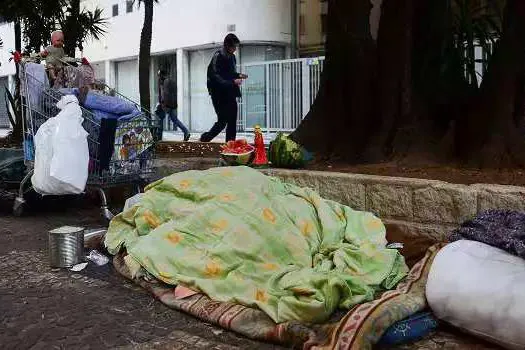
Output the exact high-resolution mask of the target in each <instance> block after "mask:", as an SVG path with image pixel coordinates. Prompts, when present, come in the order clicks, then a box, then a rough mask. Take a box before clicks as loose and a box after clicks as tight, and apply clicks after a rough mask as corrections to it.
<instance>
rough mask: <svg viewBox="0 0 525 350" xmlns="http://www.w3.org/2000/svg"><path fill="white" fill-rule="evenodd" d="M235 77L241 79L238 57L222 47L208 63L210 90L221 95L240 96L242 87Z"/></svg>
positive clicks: (213, 93)
mask: <svg viewBox="0 0 525 350" xmlns="http://www.w3.org/2000/svg"><path fill="white" fill-rule="evenodd" d="M235 79H239V73H237V59H236V58H235V55H233V54H230V53H228V52H227V51H226V49H225V48H222V49H220V50H218V51H217V52H215V53H214V54H213V57H212V59H211V62H210V64H209V65H208V84H207V85H208V92H209V93H210V94H212V95H218V96H221V97H229V98H236V97H240V96H241V89H240V88H239V86H237V85H236V84H235V83H234V82H233V81H234V80H235Z"/></svg>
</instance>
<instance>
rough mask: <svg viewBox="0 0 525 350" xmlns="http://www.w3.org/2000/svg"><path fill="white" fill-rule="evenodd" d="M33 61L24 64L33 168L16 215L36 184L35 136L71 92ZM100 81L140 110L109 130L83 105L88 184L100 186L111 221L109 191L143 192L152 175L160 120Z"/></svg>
mask: <svg viewBox="0 0 525 350" xmlns="http://www.w3.org/2000/svg"><path fill="white" fill-rule="evenodd" d="M31 64H33V65H31ZM34 64H35V62H33V61H31V60H27V61H22V62H21V63H20V80H21V82H20V87H21V88H20V90H21V91H20V94H21V97H22V121H23V122H22V124H23V135H24V140H23V142H24V159H25V160H24V162H25V165H26V167H27V169H28V170H27V174H26V175H25V177H24V178H23V180H22V181H21V183H20V187H19V189H18V196H17V197H16V199H15V202H14V205H13V213H14V215H16V216H20V215H22V213H23V211H24V204H25V203H26V201H25V199H24V195H25V194H26V193H27V192H28V191H29V190H30V189H31V185H30V179H31V177H32V175H33V171H34V154H35V149H34V142H33V140H34V136H35V135H36V132H37V131H38V129H39V127H40V126H41V125H42V124H43V123H44V122H45V121H47V120H48V119H49V118H51V117H54V116H55V115H57V114H58V113H59V109H58V107H57V106H56V104H57V102H58V101H59V100H60V99H61V98H62V96H64V95H65V94H67V93H68V89H55V88H51V87H50V86H49V82H48V80H47V76H46V75H45V72H44V75H42V74H41V72H42V70H41V69H40V68H39V67H36V68H39V69H38V70H37V71H38V72H39V73H38V74H36V73H35V72H34V71H32V70H31V69H29V68H35V65H34ZM95 86H97V87H98V88H99V89H100V90H99V92H100V93H103V94H108V95H111V96H114V97H115V98H118V99H122V100H124V101H125V102H126V103H131V104H133V105H134V106H135V107H136V109H137V112H138V113H137V114H135V115H134V116H133V118H131V119H129V120H117V121H116V122H115V123H116V126H115V125H113V126H112V128H110V129H107V128H106V126H105V125H104V120H101V119H99V118H97V116H96V115H95V113H94V112H92V111H90V110H88V109H86V108H84V107H81V110H82V117H83V118H84V122H83V124H82V126H83V127H84V129H85V130H86V131H87V132H88V147H89V158H90V161H89V175H88V181H87V188H91V189H95V190H97V191H98V194H99V196H100V200H101V204H102V205H101V210H102V215H103V216H104V217H105V218H107V219H108V220H110V219H111V218H112V217H113V214H112V213H111V211H110V210H109V208H108V201H107V196H106V192H105V190H107V189H108V188H110V187H115V186H122V185H126V186H129V185H132V186H134V187H135V189H136V190H137V192H140V191H141V190H142V186H143V185H144V184H145V183H147V182H148V181H149V179H150V177H151V175H153V172H154V164H153V163H154V159H155V143H156V139H157V138H156V135H157V133H158V122H157V121H156V120H153V118H151V113H150V112H149V111H147V110H145V109H143V108H141V107H140V106H139V105H138V104H137V103H135V102H133V101H131V100H130V99H128V98H127V97H125V96H123V95H120V94H119V93H118V92H117V91H115V90H114V89H111V88H110V87H109V86H107V85H106V84H103V83H101V82H96V84H95Z"/></svg>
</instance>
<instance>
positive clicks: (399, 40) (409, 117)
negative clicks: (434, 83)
mask: <svg viewBox="0 0 525 350" xmlns="http://www.w3.org/2000/svg"><path fill="white" fill-rule="evenodd" d="M414 12H415V0H401V1H399V0H397V1H392V0H384V1H383V4H382V13H381V21H380V24H379V32H378V39H377V62H378V77H377V78H378V79H377V82H378V83H377V86H376V91H375V105H376V106H377V109H376V111H375V112H376V114H377V117H376V119H377V122H376V123H375V124H376V126H375V128H374V130H375V132H374V133H372V135H371V136H372V139H371V141H370V143H369V145H368V149H367V151H366V152H367V153H365V158H366V160H367V161H380V160H383V159H385V157H386V156H388V155H389V154H391V153H392V151H393V147H394V145H393V141H394V138H395V136H396V134H397V130H400V129H403V128H405V127H406V126H408V125H411V124H412V122H413V118H414V117H415V116H414V114H413V110H412V105H413V101H412V99H413V92H412V46H413V35H412V26H413V20H414V18H413V17H414Z"/></svg>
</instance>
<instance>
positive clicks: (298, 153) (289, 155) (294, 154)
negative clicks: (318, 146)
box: [269, 132, 306, 169]
mask: <svg viewBox="0 0 525 350" xmlns="http://www.w3.org/2000/svg"><path fill="white" fill-rule="evenodd" d="M269 161H270V163H271V164H272V166H274V167H277V168H288V169H297V168H301V167H303V166H304V165H305V163H306V162H305V157H304V153H303V149H302V147H301V146H300V145H299V144H297V143H296V142H294V141H293V140H292V139H290V138H289V137H288V136H287V135H285V134H283V133H281V132H280V133H278V134H277V135H276V137H275V139H274V140H273V141H272V142H270V150H269Z"/></svg>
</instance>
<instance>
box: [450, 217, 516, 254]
mask: <svg viewBox="0 0 525 350" xmlns="http://www.w3.org/2000/svg"><path fill="white" fill-rule="evenodd" d="M449 239H450V241H451V242H454V241H459V240H470V241H478V242H481V243H485V244H488V245H490V246H493V247H496V248H499V249H502V250H504V251H506V252H508V253H510V254H512V255H516V256H519V257H521V258H524V259H525V213H522V212H518V211H512V210H489V211H486V212H483V213H481V214H478V215H477V216H476V217H475V218H474V219H472V220H469V221H466V222H465V223H463V224H462V225H461V227H460V228H458V229H457V230H455V231H453V232H452V234H451V236H450V238H449Z"/></svg>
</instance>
